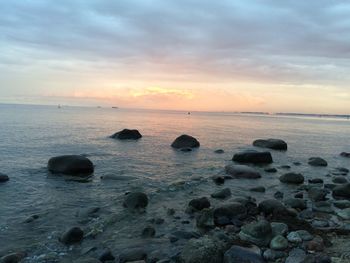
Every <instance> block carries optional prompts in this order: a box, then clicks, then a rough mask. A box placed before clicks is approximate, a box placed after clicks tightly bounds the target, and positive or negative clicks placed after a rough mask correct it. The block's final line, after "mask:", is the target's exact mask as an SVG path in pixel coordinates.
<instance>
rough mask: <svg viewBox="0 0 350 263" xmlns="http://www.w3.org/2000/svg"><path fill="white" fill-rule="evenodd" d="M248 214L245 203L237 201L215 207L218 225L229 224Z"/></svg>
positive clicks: (216, 223)
mask: <svg viewBox="0 0 350 263" xmlns="http://www.w3.org/2000/svg"><path fill="white" fill-rule="evenodd" d="M246 216H247V209H246V207H245V206H244V205H242V204H241V203H237V202H232V203H230V204H225V205H223V206H221V207H218V208H216V209H214V223H215V225H217V226H223V225H229V224H232V223H233V222H235V221H236V220H240V219H243V218H245V217H246Z"/></svg>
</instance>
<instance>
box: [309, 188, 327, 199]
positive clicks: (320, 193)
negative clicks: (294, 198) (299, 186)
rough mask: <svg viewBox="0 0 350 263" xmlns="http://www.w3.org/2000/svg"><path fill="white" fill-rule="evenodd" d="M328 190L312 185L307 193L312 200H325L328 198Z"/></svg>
mask: <svg viewBox="0 0 350 263" xmlns="http://www.w3.org/2000/svg"><path fill="white" fill-rule="evenodd" d="M327 193H328V192H327V190H325V189H322V188H319V187H311V188H310V189H309V190H308V191H307V194H308V196H309V198H310V199H311V200H312V201H323V200H325V199H326V195H327Z"/></svg>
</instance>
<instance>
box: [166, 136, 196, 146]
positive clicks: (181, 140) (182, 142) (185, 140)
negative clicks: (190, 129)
mask: <svg viewBox="0 0 350 263" xmlns="http://www.w3.org/2000/svg"><path fill="white" fill-rule="evenodd" d="M199 146H200V143H199V141H198V140H197V139H196V138H194V137H192V136H190V135H186V134H183V135H181V136H179V137H177V138H176V139H175V141H174V142H173V143H172V144H171V147H173V148H175V149H181V148H198V147H199Z"/></svg>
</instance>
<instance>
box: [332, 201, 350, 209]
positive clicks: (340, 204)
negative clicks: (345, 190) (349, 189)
mask: <svg viewBox="0 0 350 263" xmlns="http://www.w3.org/2000/svg"><path fill="white" fill-rule="evenodd" d="M333 205H334V206H335V207H338V208H340V209H344V208H350V201H349V200H338V201H334V202H333Z"/></svg>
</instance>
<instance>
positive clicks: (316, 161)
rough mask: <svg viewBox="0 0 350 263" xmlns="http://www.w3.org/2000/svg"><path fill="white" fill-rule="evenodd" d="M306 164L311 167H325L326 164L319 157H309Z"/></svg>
mask: <svg viewBox="0 0 350 263" xmlns="http://www.w3.org/2000/svg"><path fill="white" fill-rule="evenodd" d="M308 164H309V165H311V166H327V165H328V163H327V161H326V160H324V159H322V158H320V157H311V158H310V159H309V161H308Z"/></svg>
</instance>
